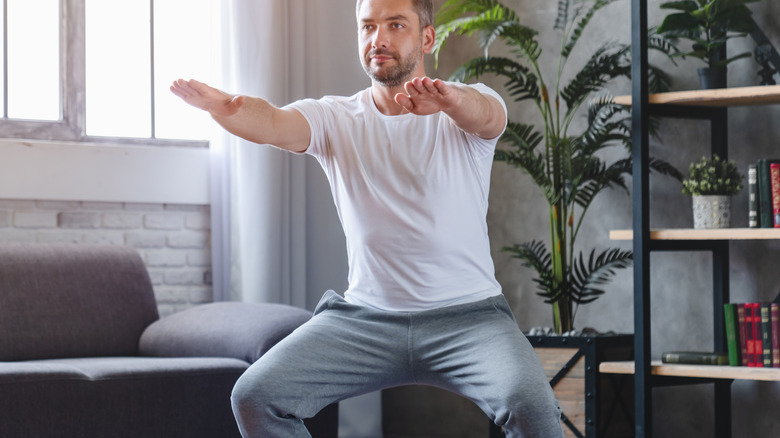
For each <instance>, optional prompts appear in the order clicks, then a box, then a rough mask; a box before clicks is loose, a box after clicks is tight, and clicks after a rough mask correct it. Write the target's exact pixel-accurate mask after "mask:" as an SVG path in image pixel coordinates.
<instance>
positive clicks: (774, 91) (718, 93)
mask: <svg viewBox="0 0 780 438" xmlns="http://www.w3.org/2000/svg"><path fill="white" fill-rule="evenodd" d="M648 101H649V103H651V104H673V105H692V106H747V105H768V104H775V103H780V85H764V86H757V87H739V88H720V89H716V90H693V91H675V92H670V93H659V94H651V95H649V96H648ZM615 103H618V104H621V105H631V96H628V95H627V96H617V97H615Z"/></svg>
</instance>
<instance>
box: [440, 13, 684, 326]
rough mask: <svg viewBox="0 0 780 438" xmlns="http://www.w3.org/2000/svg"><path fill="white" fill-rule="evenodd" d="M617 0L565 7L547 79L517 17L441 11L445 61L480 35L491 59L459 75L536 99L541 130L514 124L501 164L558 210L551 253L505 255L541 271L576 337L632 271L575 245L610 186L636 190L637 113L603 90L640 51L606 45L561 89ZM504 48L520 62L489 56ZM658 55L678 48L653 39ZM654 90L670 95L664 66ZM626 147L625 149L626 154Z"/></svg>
mask: <svg viewBox="0 0 780 438" xmlns="http://www.w3.org/2000/svg"><path fill="white" fill-rule="evenodd" d="M615 1H616V0H560V1H559V2H558V16H557V18H556V20H555V23H554V28H555V29H556V30H559V31H560V32H561V45H560V52H559V53H558V57H559V62H558V65H559V69H558V71H556V72H555V75H554V76H552V77H553V79H554V82H552V83H551V82H547V81H546V80H545V77H544V76H543V75H542V71H541V68H540V64H539V59H540V57H541V56H542V51H541V45H540V44H539V41H538V39H537V37H538V32H536V31H535V30H533V29H531V28H529V27H527V26H525V25H523V24H521V23H520V17H519V15H518V14H517V13H515V12H514V11H513V10H511V9H509V8H507V7H506V6H504V5H503V4H501V3H500V2H498V1H494V0H481V1H480V0H450V1H448V2H447V3H446V4H445V5H444V6H443V7H442V11H441V12H440V13H439V21H438V23H439V24H438V27H437V35H438V36H437V45H436V47H435V49H434V53H435V54H436V55H437V56H438V54H439V52H440V51H441V50H442V48H443V47H444V44H445V42H446V40H447V39H448V38H449V37H450V36H452V35H474V34H477V35H478V38H479V42H480V44H481V46H482V47H483V48H484V49H485V56H484V57H479V58H475V59H471V60H469V61H466V62H465V63H464V64H463V65H462V66H461V67H460V68H459V69H458V70H457V71H456V72H455V73H454V74H453V76H452V79H454V80H459V81H465V80H468V79H478V78H480V77H482V76H484V75H493V76H498V77H501V78H504V79H506V83H505V87H506V92H507V93H508V95H509V96H510V97H511V98H512V99H513V100H514V101H515V102H533V104H534V105H535V106H536V107H537V108H538V109H539V112H540V115H541V119H542V120H543V121H544V123H543V124H542V125H539V126H536V125H532V124H526V123H516V122H511V121H510V123H509V124H508V126H507V129H506V131H505V133H504V135H503V136H502V138H501V144H502V147H501V148H499V149H498V150H497V151H496V154H495V160H496V161H502V162H505V163H507V164H510V165H512V166H515V167H518V168H520V169H522V170H523V171H525V172H526V173H527V174H528V175H530V177H531V178H532V179H533V181H534V182H535V183H536V185H537V186H539V188H540V189H541V191H542V193H543V195H544V197H545V199H546V200H547V203H548V204H549V207H550V212H549V213H550V235H551V241H550V246H549V248H550V249H548V246H546V245H545V244H544V243H542V242H538V241H533V242H530V243H524V244H515V245H514V246H510V247H506V248H504V250H505V251H508V252H510V253H512V254H513V257H516V258H518V259H520V260H522V261H523V265H524V266H526V267H529V268H531V269H533V270H534V271H536V274H537V278H535V279H534V281H535V282H536V283H537V284H538V286H539V289H540V292H539V295H541V296H543V297H544V298H545V302H547V303H550V304H552V306H553V319H554V324H555V330H556V331H557V332H558V333H562V332H565V331H568V330H571V328H572V327H573V319H574V315H575V312H576V307H575V306H577V305H580V304H586V303H590V302H592V301H593V300H595V299H596V298H598V297H599V296H600V295H602V294H603V290H602V288H601V286H602V285H604V284H606V283H607V282H608V281H610V280H611V279H612V278H613V276H614V272H615V270H616V269H620V268H625V267H628V266H630V265H631V262H632V254H631V251H621V250H618V249H608V250H605V251H603V252H601V253H600V254H598V255H596V250H595V249H593V250H591V251H590V256H589V257H588V258H587V260H586V258H585V257H584V256H583V254H582V253H580V254H579V255H577V254H575V253H576V251H575V248H574V243H575V241H576V238H577V234H578V232H579V230H580V226H581V224H582V219H583V217H584V215H585V213H586V212H587V210H588V208H589V207H590V205H591V204H592V202H593V200H594V199H595V198H596V196H597V195H598V194H599V193H600V192H601V191H602V190H604V189H606V188H610V187H620V188H622V189H624V190H625V191H626V192H627V191H628V186H627V181H626V177H627V175H629V174H630V172H631V170H632V163H631V156H630V148H631V132H630V127H631V120H630V112H629V109H628V108H626V107H624V106H621V105H617V104H615V103H614V102H613V100H612V98H610V97H608V96H606V95H602V96H600V97H594V95H595V94H597V93H600V92H601V91H602V90H603V89H604V87H605V85H606V84H607V83H608V82H609V81H611V80H613V79H615V78H618V77H630V75H631V58H630V56H631V51H630V47H629V46H626V45H620V44H615V43H611V42H607V43H605V44H603V45H602V46H601V47H599V48H598V49H596V50H595V51H594V52H593V54H592V55H591V56H590V57H589V58H588V61H587V63H586V64H585V65H584V66H583V67H582V68H581V69H580V70H579V71H577V72H576V74H574V76H573V77H572V79H571V81H570V82H569V83H567V84H565V85H564V84H562V83H561V78H562V76H563V71H564V67H565V65H566V61H567V60H568V58H569V56H570V55H571V54H572V53H574V52H575V50H577V43H578V42H579V41H580V39H581V38H582V35H583V33H584V31H585V29H586V28H587V26H588V24H589V23H590V22H591V20H592V19H593V18H594V16H595V14H596V13H597V12H598V11H599V10H600V9H602V8H603V7H605V6H607V5H609V4H611V3H614V2H615ZM497 41H501V42H502V43H503V44H505V45H506V47H507V48H509V50H510V52H511V54H512V55H513V56H512V57H495V56H489V55H488V53H487V50H488V48H489V47H490V45H491V44H494V43H495V42H497ZM649 45H650V47H651V48H654V49H656V50H661V51H663V52H664V53H669V52H673V51H674V47H673V46H672V45H671V44H670V43H669V42H668V41H666V40H665V39H664V38H662V37H659V36H657V35H651V38H650V39H649ZM648 73H649V83H650V84H651V90H653V91H661V90H665V89H668V86H669V82H670V81H669V77H668V76H667V75H666V74H665V73H664V72H662V71H661V70H659V69H655V68H653V69H651V70H650V71H649V72H648ZM585 104H587V116H588V124H587V127H586V128H585V129H584V131H583V132H581V133H579V134H571V133H569V125H570V124H571V122H572V121H573V119H574V117H575V115H577V114H579V113H580V109H581V108H582V106H583V105H585ZM614 146H617V147H618V148H619V150H622V155H621V156H619V157H617V159H614V161H612V162H608V161H605V160H604V158H603V157H604V156H609V155H612V156H613V157H614V156H615V154H606V153H602V152H603V151H604V150H605V149H606V148H610V147H614ZM621 146H622V149H620V147H621ZM650 165H651V169H653V170H656V171H659V172H660V173H662V174H665V175H670V176H673V177H675V178H677V179H681V178H682V175H681V174H680V173H679V172H678V171H677V170H676V169H674V167H673V166H671V165H670V164H668V163H666V162H664V161H661V160H655V159H651V164H650Z"/></svg>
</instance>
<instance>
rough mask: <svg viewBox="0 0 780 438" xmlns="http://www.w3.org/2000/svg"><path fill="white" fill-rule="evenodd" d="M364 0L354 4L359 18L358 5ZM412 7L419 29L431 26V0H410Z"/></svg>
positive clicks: (358, 0)
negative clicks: (418, 20)
mask: <svg viewBox="0 0 780 438" xmlns="http://www.w3.org/2000/svg"><path fill="white" fill-rule="evenodd" d="M363 2H364V0H357V3H356V4H355V14H356V15H357V17H358V20H359V19H360V6H361V5H362V4H363ZM412 7H413V8H414V10H415V12H417V17H418V18H419V19H420V29H424V28H425V27H426V26H433V0H412Z"/></svg>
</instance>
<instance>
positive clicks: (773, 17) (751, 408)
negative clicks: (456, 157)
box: [437, 0, 780, 438]
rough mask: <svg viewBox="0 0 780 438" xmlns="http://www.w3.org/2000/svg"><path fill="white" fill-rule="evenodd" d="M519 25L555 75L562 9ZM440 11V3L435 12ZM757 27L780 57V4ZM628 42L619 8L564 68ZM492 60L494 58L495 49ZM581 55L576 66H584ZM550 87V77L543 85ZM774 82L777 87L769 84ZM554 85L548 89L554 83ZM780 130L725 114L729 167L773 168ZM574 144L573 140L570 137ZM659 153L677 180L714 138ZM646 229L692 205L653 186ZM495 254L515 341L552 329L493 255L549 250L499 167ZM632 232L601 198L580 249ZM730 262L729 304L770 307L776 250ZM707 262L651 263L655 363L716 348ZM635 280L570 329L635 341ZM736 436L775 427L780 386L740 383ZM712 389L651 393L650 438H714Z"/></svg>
mask: <svg viewBox="0 0 780 438" xmlns="http://www.w3.org/2000/svg"><path fill="white" fill-rule="evenodd" d="M504 3H505V4H506V5H509V6H512V7H514V8H515V9H516V10H517V11H518V12H520V14H521V16H523V17H524V22H525V24H527V25H529V26H531V27H533V28H535V29H537V30H538V31H539V32H540V41H541V42H542V44H543V50H544V54H543V55H542V59H543V67H542V68H543V69H546V71H548V72H553V73H554V68H555V63H556V62H557V57H556V56H554V55H555V54H556V53H557V50H556V46H555V45H556V44H558V41H559V39H558V38H559V37H558V34H557V32H556V31H554V30H553V29H552V24H553V21H554V19H555V16H556V11H557V2H554V1H549V0H507V1H505V2H504ZM660 3H661V2H660V1H655V0H651V1H649V6H648V9H649V11H650V15H651V16H650V25H651V26H652V25H657V24H659V23H660V20H661V19H662V17H663V16H664V15H665V14H663V13H662V11H661V10H660V9H659V7H658V6H659V4H660ZM441 4H443V1H438V2H437V6H438V5H441ZM751 8H752V9H753V11H754V13H755V16H756V19H757V21H759V24H760V25H761V27H762V29H763V30H764V32H765V33H766V34H767V36H768V37H769V38H770V40H772V41H773V42H774V44H775V45H776V46H778V47H780V26H778V17H780V4H778V2H776V1H770V0H765V1H763V2H762V3H760V4H756V5H752V7H751ZM629 38H630V6H629V2H628V1H625V0H624V1H621V2H618V3H617V4H614V5H611V6H609V7H608V8H606V9H604V10H602V12H600V13H599V15H598V16H597V17H596V19H595V20H594V22H592V24H591V25H590V28H589V31H588V32H587V33H586V34H585V35H584V36H583V39H582V40H581V41H580V45H579V46H578V47H579V48H578V49H577V51H576V52H575V54H574V55H573V56H572V59H570V61H569V63H570V67H569V68H570V70H571V71H574V70H575V69H578V68H579V66H581V65H582V63H583V62H584V60H585V58H586V56H587V55H590V54H591V53H592V52H593V49H594V48H596V47H598V46H599V45H600V44H601V43H602V42H604V41H606V40H607V39H610V40H617V41H620V42H628V41H629ZM753 47H754V44H753V42H752V40H750V39H744V40H740V41H738V42H734V43H732V44H731V46H730V53H731V52H734V53H736V50H738V49H740V48H741V49H746V50H750V51H752V50H753ZM491 52H492V53H501V50H500V49H498V48H496V49H495V50H494V51H491ZM580 53H581V54H582V55H579V54H580ZM480 54H481V51H480V49H479V48H478V47H477V46H476V44H475V42H474V41H473V40H469V39H465V40H463V39H461V40H458V41H453V42H452V43H450V45H449V46H448V47H447V49H446V50H445V52H444V53H443V54H442V56H441V58H440V62H439V69H438V71H437V74H438V75H439V76H441V77H446V76H448V75H449V74H451V72H452V71H453V70H454V69H455V67H456V66H458V65H460V64H461V63H462V62H464V61H465V60H466V59H468V58H471V57H474V56H479V55H480ZM651 60H655V61H656V62H657V63H659V64H662V65H664V66H667V67H668V68H667V71H668V72H669V73H671V74H672V76H673V78H674V87H675V89H677V90H684V89H693V88H697V87H698V83H697V81H698V79H697V77H696V68H698V67H700V66H703V64H701V65H700V64H699V62H698V61H697V60H693V59H688V60H682V61H679V62H678V65H677V66H676V67H675V66H673V65H671V64H669V63H668V62H662V61H664V60H662V59H658V58H655V57H651ZM757 71H758V66H757V64H756V63H755V62H754V61H753V60H752V59H749V60H742V61H739V62H737V63H735V64H732V66H731V67H730V68H729V86H731V87H737V86H752V85H757V84H758V79H757V76H756V72H757ZM547 75H548V76H547V77H548V78H549V77H550V76H549V74H547ZM775 78H776V79H780V77H779V76H775ZM549 80H550V79H548V81H549ZM484 82H486V83H488V84H490V85H492V86H494V87H495V88H497V89H498V90H502V86H503V83H502V82H501V81H491V80H490V79H485V80H484ZM610 91H611V92H612V93H613V94H615V95H619V94H629V93H630V84H629V83H628V82H622V83H617V84H614V86H612V87H610ZM509 111H510V118H511V119H513V120H516V121H524V122H530V121H537V122H538V121H539V118H538V113H537V110H536V108H535V107H534V106H533V105H528V104H523V105H519V104H511V105H510V110H509ZM778 118H780V106H769V107H748V108H733V109H731V110H730V111H729V143H730V156H729V158H731V159H734V160H736V162H737V164H738V165H739V167H740V168H741V169H743V171H746V169H747V165H748V164H749V163H751V162H755V161H756V160H757V159H758V158H761V157H767V156H778V155H780V152H778V151H777V144H778V139H779V138H780V126H779V125H778V124H777V123H772V122H773V121H776V120H778ZM573 132H577V131H573ZM661 132H662V135H661V138H660V141H653V142H652V144H651V154H652V155H654V156H658V157H661V158H664V159H666V160H668V161H670V162H672V163H673V164H674V165H676V166H677V167H678V169H680V170H682V171H684V172H685V171H687V166H688V164H689V163H690V162H691V161H694V160H696V159H698V158H699V157H701V156H702V155H704V154H705V153H708V147H709V144H708V142H709V127H708V124H707V123H706V122H695V121H681V120H672V119H666V120H664V121H663V124H662V131H661ZM651 191H652V195H651V208H652V214H651V226H652V227H690V226H691V224H692V216H691V213H690V202H691V201H690V197H688V196H685V195H682V194H681V193H680V186H679V184H678V183H676V182H675V181H674V180H671V179H669V178H662V177H651ZM746 212H747V194H746V190H745V191H744V192H743V193H742V194H741V195H739V196H738V197H736V198H735V200H734V206H733V213H732V214H733V216H734V217H733V222H734V223H733V226H736V227H746V226H747V213H746ZM488 225H489V229H490V236H491V244H492V248H493V255H494V260H495V263H496V274H497V277H498V280H499V282H500V283H501V284H502V286H503V287H504V293H505V295H506V296H507V298H508V300H509V302H510V303H511V305H512V308H513V310H514V312H515V314H516V316H517V318H518V321H519V322H520V326H521V328H522V329H524V330H527V329H529V328H531V327H533V326H538V325H551V319H552V318H551V314H550V308H549V306H547V305H545V304H544V303H543V302H542V300H541V298H539V297H537V296H536V295H535V285H534V284H533V283H532V281H531V278H532V276H533V272H532V271H530V270H528V269H526V268H524V267H522V266H521V265H520V263H519V262H518V261H517V260H514V259H510V258H509V257H508V256H507V254H505V253H502V252H501V251H500V249H501V247H502V246H504V245H508V244H512V243H516V242H523V241H529V240H533V239H541V240H545V241H546V240H547V238H548V223H547V206H546V203H545V201H544V200H543V198H542V196H541V193H540V192H539V190H538V188H537V187H536V186H535V185H534V184H533V182H532V181H531V180H530V178H528V177H527V176H526V175H525V174H523V173H522V171H520V170H518V169H515V168H512V167H510V166H507V165H506V164H503V163H496V164H495V165H494V167H493V178H492V186H491V194H490V210H489V212H488ZM630 227H631V199H630V196H627V195H626V194H625V193H624V192H622V191H618V190H614V191H607V192H605V193H603V194H601V195H600V197H599V198H597V200H596V202H595V203H594V205H593V206H592V207H591V210H590V211H589V215H588V217H587V219H586V223H585V224H584V225H583V229H584V231H582V232H581V234H580V236H581V237H580V240H579V241H578V242H579V244H581V245H582V247H584V248H591V247H594V246H595V247H597V248H607V247H621V248H625V249H630V248H631V245H630V242H610V241H609V236H608V233H609V230H610V229H617V228H630ZM730 250H731V261H732V262H731V271H730V275H731V295H732V301H733V302H740V301H771V300H772V299H773V298H774V297H775V295H777V293H778V292H780V287H778V286H777V284H776V283H777V271H776V270H773V267H774V266H776V265H777V262H776V260H777V258H776V257H778V256H780V252H778V250H780V242H771V241H770V242H734V243H732V244H731V246H730ZM710 263H711V261H710V257H709V255H705V254H702V253H692V252H691V253H689V252H685V253H654V254H653V255H652V257H651V285H652V323H653V331H652V336H653V342H652V348H653V357H654V358H660V354H661V352H662V351H666V350H686V349H688V350H707V349H711V348H712V334H711V327H712V317H711V312H712V304H711V303H710V301H709V296H710V288H711V285H712V279H711V269H710ZM632 289H633V286H632V277H631V271H630V270H625V271H624V272H623V273H621V274H620V275H619V278H618V279H617V281H615V282H614V283H613V284H612V285H610V287H609V288H608V292H607V294H606V295H605V296H604V297H603V298H601V299H600V300H598V301H596V302H595V303H593V304H590V305H587V306H584V307H582V308H580V309H579V311H578V313H577V319H576V321H575V322H576V327H577V328H583V327H594V328H596V329H598V330H602V331H607V330H614V331H617V332H632V331H633V320H632V311H633V310H632V309H633V298H632ZM733 395H734V398H733V412H734V416H733V421H734V430H738V431H740V432H739V433H737V434H735V435H734V436H747V435H748V434H762V433H763V434H764V435H767V436H769V435H771V434H770V431H772V430H773V429H775V430H776V429H777V428H778V427H780V421H779V420H777V419H776V416H774V415H771V416H770V415H768V413H769V412H770V411H771V410H772V409H766V408H767V407H770V406H777V405H778V402H780V386H778V384H776V383H761V382H740V381H738V382H735V383H734V384H733ZM711 398H712V391H711V389H710V387H709V385H696V386H689V387H680V388H664V389H655V392H654V406H655V422H654V428H655V432H656V433H655V436H663V437H669V438H671V437H686V438H690V437H710V436H713V430H712V426H711V424H712V421H711V420H712V416H713V411H712V408H711V403H710V402H709V400H711Z"/></svg>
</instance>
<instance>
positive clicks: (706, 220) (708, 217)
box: [693, 195, 731, 229]
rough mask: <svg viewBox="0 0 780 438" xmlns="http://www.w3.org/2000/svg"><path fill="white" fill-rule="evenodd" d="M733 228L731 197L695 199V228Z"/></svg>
mask: <svg viewBox="0 0 780 438" xmlns="http://www.w3.org/2000/svg"><path fill="white" fill-rule="evenodd" d="M730 226H731V196H721V195H709V196H694V197H693V228H696V229H707V228H728V227H730Z"/></svg>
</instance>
